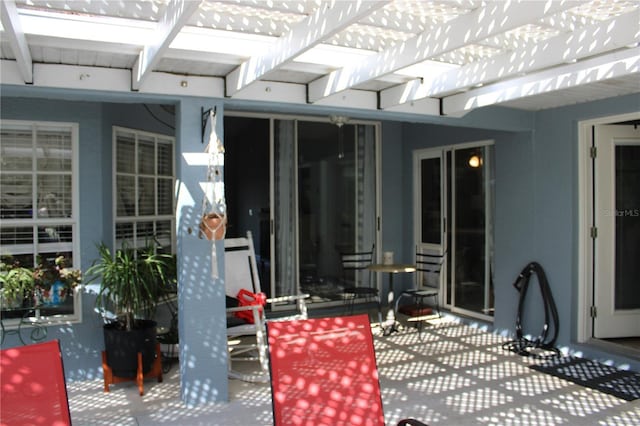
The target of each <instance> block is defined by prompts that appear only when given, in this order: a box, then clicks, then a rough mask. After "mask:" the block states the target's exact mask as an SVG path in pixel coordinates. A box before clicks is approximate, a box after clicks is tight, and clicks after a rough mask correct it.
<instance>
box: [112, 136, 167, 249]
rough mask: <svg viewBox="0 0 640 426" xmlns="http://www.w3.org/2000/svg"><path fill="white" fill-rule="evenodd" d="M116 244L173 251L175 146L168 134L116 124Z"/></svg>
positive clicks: (118, 245)
mask: <svg viewBox="0 0 640 426" xmlns="http://www.w3.org/2000/svg"><path fill="white" fill-rule="evenodd" d="M113 134H114V159H115V161H114V163H115V184H114V206H115V243H116V247H121V246H122V244H127V245H129V246H131V247H143V246H145V245H146V244H147V243H148V242H149V241H150V240H154V242H155V244H156V247H158V248H159V249H160V250H162V251H165V252H167V253H169V252H171V253H172V252H174V251H175V250H174V247H175V238H174V236H173V234H174V232H173V229H174V227H173V225H174V223H175V210H174V205H175V202H174V193H173V188H174V183H175V166H174V163H175V161H174V145H175V139H174V138H171V137H167V136H165V135H159V134H154V133H148V132H143V131H138V130H132V129H125V128H121V127H114V132H113Z"/></svg>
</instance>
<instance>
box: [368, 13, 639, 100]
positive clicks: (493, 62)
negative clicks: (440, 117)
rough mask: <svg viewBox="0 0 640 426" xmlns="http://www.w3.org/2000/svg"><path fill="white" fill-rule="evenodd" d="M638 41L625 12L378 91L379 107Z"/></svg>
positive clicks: (632, 18)
mask: <svg viewBox="0 0 640 426" xmlns="http://www.w3.org/2000/svg"><path fill="white" fill-rule="evenodd" d="M639 42H640V26H638V14H637V13H636V12H634V13H628V14H625V15H622V16H620V17H618V18H615V19H611V20H609V21H605V22H599V23H598V24H594V25H590V26H587V27H584V28H582V29H581V30H579V31H577V32H575V33H569V34H561V35H559V36H556V37H553V38H550V39H548V40H545V41H543V42H540V43H538V44H537V45H536V46H535V47H534V48H530V47H527V48H523V49H518V50H514V51H512V52H507V53H504V54H501V55H498V56H494V57H491V58H487V59H485V60H482V61H478V62H474V63H471V64H469V65H465V66H463V67H461V68H457V69H454V70H451V71H447V72H444V73H443V74H441V75H438V76H435V77H432V78H425V79H422V80H412V81H410V82H407V83H405V84H401V85H398V86H394V87H391V88H389V89H385V90H383V91H381V92H380V108H381V109H387V108H391V107H393V106H395V105H401V104H404V103H410V102H415V101H418V100H420V99H424V98H428V97H442V96H446V95H448V94H450V93H452V92H457V91H460V90H464V89H467V88H471V87H474V86H477V85H478V84H485V83H488V82H492V81H497V80H499V79H504V78H509V77H514V76H517V75H519V74H522V73H528V72H533V71H539V70H541V69H545V68H548V67H551V66H554V65H556V64H557V62H558V58H562V60H563V61H564V62H566V63H569V62H572V61H575V60H580V59H582V58H586V57H589V56H593V55H596V54H601V53H603V52H606V51H608V50H611V48H612V47H620V48H622V47H624V46H628V45H631V44H634V43H639Z"/></svg>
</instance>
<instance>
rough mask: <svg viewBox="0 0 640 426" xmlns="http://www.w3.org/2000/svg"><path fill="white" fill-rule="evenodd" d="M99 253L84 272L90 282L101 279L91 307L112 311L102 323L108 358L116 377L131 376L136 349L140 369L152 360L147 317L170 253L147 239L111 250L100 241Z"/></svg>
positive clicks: (151, 324) (152, 339) (164, 278)
mask: <svg viewBox="0 0 640 426" xmlns="http://www.w3.org/2000/svg"><path fill="white" fill-rule="evenodd" d="M98 252H99V257H98V259H97V260H96V261H94V263H93V264H92V266H91V267H90V268H89V269H88V270H87V275H88V276H90V280H91V281H94V280H96V279H100V280H101V282H100V289H99V291H98V296H97V299H96V306H97V307H98V308H99V309H100V310H101V311H102V312H112V313H113V316H112V318H111V320H110V321H109V322H108V323H107V324H105V326H104V327H103V329H104V340H105V352H106V357H107V363H108V365H109V366H110V368H111V369H112V371H113V374H114V375H115V376H117V377H135V375H136V371H137V354H138V353H139V352H140V353H142V358H143V372H144V373H146V372H148V371H149V370H150V369H151V366H152V364H153V362H154V360H155V356H156V351H155V346H156V323H155V321H153V320H152V318H153V314H154V313H155V309H156V306H157V304H158V301H159V299H160V297H161V296H162V294H163V293H164V290H165V289H164V288H165V283H166V282H167V279H168V278H167V276H166V275H167V271H169V270H170V262H171V256H170V255H165V254H158V253H155V250H154V246H153V245H152V244H147V246H146V247H144V248H143V249H141V250H136V249H133V248H131V247H128V246H126V245H124V246H123V247H122V248H121V249H118V250H116V251H115V252H114V253H112V252H111V250H109V248H108V247H107V246H106V245H105V244H100V245H99V246H98Z"/></svg>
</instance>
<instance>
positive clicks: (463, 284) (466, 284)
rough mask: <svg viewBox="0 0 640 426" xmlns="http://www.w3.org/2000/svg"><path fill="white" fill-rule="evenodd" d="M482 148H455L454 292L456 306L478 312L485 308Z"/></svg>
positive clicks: (484, 215) (484, 217)
mask: <svg viewBox="0 0 640 426" xmlns="http://www.w3.org/2000/svg"><path fill="white" fill-rule="evenodd" d="M483 159H484V149H483V148H468V149H460V150H456V151H455V166H454V171H453V175H454V181H455V183H454V187H455V194H454V200H455V216H454V217H455V219H454V220H455V222H454V223H455V225H454V226H455V231H454V247H455V252H454V254H455V260H454V265H455V269H454V271H455V291H454V301H455V302H454V303H455V306H456V307H458V308H462V309H466V310H470V311H475V312H482V310H483V309H484V308H485V306H484V305H485V303H484V302H485V300H484V287H485V275H486V267H487V265H486V259H487V252H486V244H485V241H486V239H487V234H486V220H487V217H486V211H485V210H486V203H485V198H486V193H485V185H484V182H485V176H484V174H485V170H486V167H484V165H483V164H482V160H483Z"/></svg>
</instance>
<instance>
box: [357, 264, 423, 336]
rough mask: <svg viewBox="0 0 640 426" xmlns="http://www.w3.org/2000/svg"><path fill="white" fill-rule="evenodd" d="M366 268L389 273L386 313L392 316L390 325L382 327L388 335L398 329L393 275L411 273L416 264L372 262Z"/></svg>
mask: <svg viewBox="0 0 640 426" xmlns="http://www.w3.org/2000/svg"><path fill="white" fill-rule="evenodd" d="M367 269H369V270H370V271H372V272H386V273H388V274H389V297H388V298H387V301H388V307H389V311H388V312H389V313H388V314H387V316H388V315H389V314H390V315H392V317H393V318H392V322H391V325H390V326H389V327H387V328H383V333H384V335H385V336H388V335H390V334H391V333H393V332H395V331H398V327H397V323H396V313H395V310H394V303H393V275H394V274H400V273H413V272H415V271H416V265H411V264H406V263H391V264H384V263H374V264H372V265H369V267H368V268H367Z"/></svg>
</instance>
